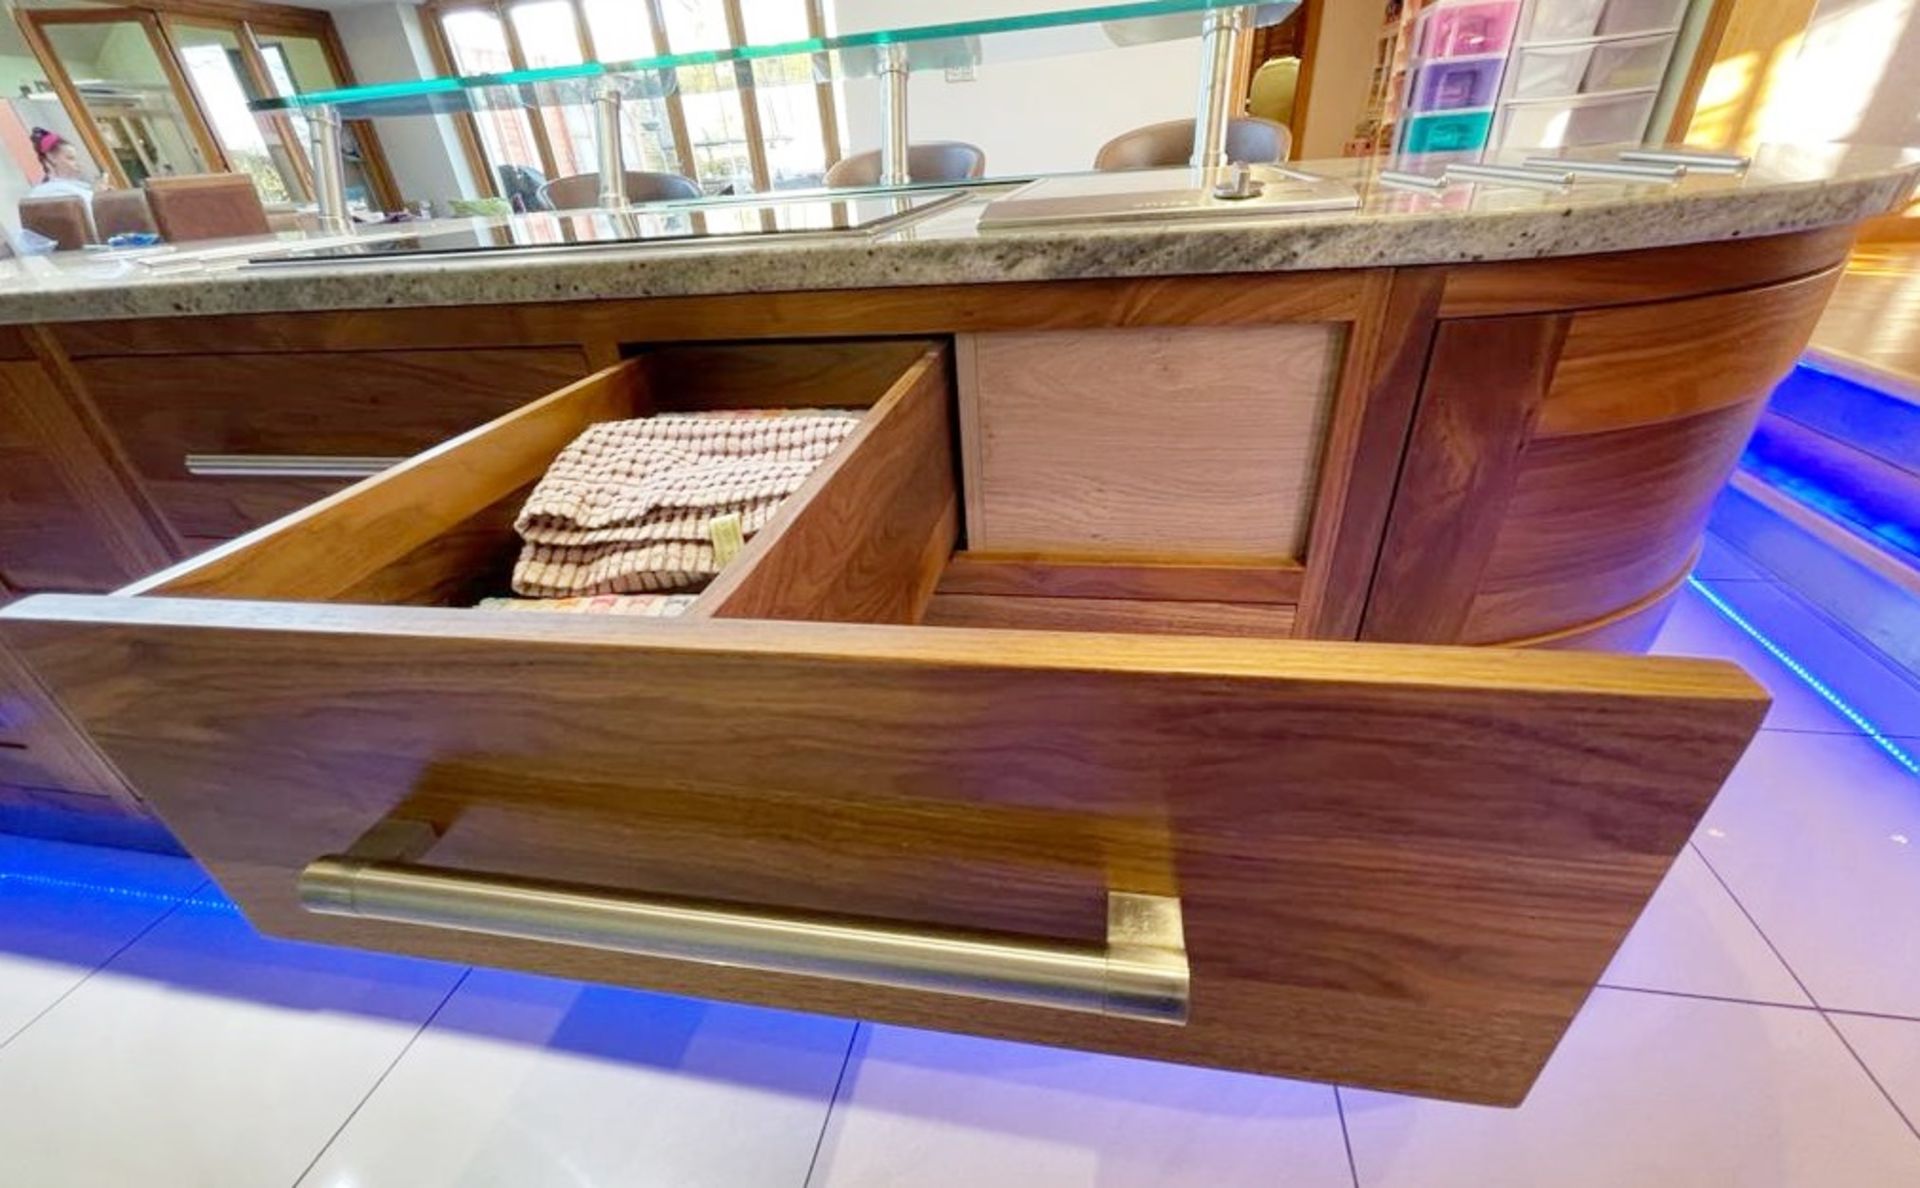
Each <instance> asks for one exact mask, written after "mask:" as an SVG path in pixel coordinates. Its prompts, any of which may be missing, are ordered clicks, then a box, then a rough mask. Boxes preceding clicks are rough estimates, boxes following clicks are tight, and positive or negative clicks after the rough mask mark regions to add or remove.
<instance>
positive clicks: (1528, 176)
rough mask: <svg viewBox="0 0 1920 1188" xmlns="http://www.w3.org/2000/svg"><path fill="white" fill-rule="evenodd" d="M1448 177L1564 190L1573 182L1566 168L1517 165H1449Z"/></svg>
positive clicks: (1447, 168)
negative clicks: (1538, 167) (1527, 167)
mask: <svg viewBox="0 0 1920 1188" xmlns="http://www.w3.org/2000/svg"><path fill="white" fill-rule="evenodd" d="M1446 178H1447V180H1448V181H1460V180H1465V181H1476V182H1500V183H1503V184H1505V185H1510V186H1528V187H1531V188H1534V189H1541V190H1564V189H1566V188H1567V187H1568V186H1570V185H1572V184H1573V174H1571V173H1568V172H1567V171H1566V170H1564V169H1551V170H1549V169H1522V168H1520V167H1519V166H1516V165H1464V164H1462V165H1448V166H1447V167H1446Z"/></svg>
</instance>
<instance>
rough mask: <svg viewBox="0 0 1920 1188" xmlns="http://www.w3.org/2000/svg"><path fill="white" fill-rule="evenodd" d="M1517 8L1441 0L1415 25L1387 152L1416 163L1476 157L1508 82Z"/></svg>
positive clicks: (1496, 1) (1505, 0) (1486, 0)
mask: <svg viewBox="0 0 1920 1188" xmlns="http://www.w3.org/2000/svg"><path fill="white" fill-rule="evenodd" d="M1522 6H1523V5H1522V0H1441V3H1439V4H1435V5H1433V6H1432V7H1430V8H1427V9H1426V10H1425V11H1424V12H1422V13H1421V14H1420V15H1419V17H1418V18H1417V20H1416V21H1415V24H1414V28H1413V35H1412V37H1411V38H1410V41H1411V48H1410V52H1409V55H1408V63H1407V69H1406V73H1405V77H1404V80H1403V82H1402V85H1401V87H1400V91H1399V93H1400V96H1401V103H1402V106H1403V108H1404V110H1405V113H1406V115H1405V119H1404V121H1403V122H1402V123H1401V124H1400V127H1399V129H1398V133H1397V135H1396V136H1395V138H1394V140H1393V142H1392V143H1393V144H1394V145H1395V147H1396V149H1397V150H1398V151H1399V153H1400V154H1401V155H1402V156H1403V157H1407V158H1410V159H1415V160H1434V159H1446V160H1459V159H1473V158H1477V157H1479V155H1480V154H1481V152H1482V151H1483V150H1484V149H1485V147H1486V145H1487V139H1488V136H1489V135H1490V133H1491V130H1492V127H1493V120H1494V111H1495V107H1496V104H1497V102H1498V100H1499V98H1500V95H1501V92H1502V87H1503V85H1504V81H1505V78H1506V71H1507V58H1508V50H1509V48H1510V47H1511V46H1512V44H1513V41H1514V33H1515V30H1516V28H1517V27H1518V25H1519V21H1520V18H1521V11H1522Z"/></svg>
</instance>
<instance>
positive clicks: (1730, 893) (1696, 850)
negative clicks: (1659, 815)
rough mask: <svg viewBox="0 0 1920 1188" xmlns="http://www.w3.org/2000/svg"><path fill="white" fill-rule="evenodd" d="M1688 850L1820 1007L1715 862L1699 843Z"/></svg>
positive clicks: (1804, 980)
mask: <svg viewBox="0 0 1920 1188" xmlns="http://www.w3.org/2000/svg"><path fill="white" fill-rule="evenodd" d="M1687 848H1688V849H1690V850H1692V851H1693V856H1694V857H1696V858H1698V859H1699V860H1700V862H1701V865H1703V866H1705V867H1706V868H1707V873H1708V874H1710V875H1712V876H1713V881H1714V882H1716V883H1718V884H1720V889H1721V890H1722V891H1725V892H1726V893H1727V898H1728V899H1731V900H1733V906H1734V907H1737V908H1739V909H1740V914H1741V915H1742V916H1744V917H1746V921H1747V923H1748V924H1750V925H1752V927H1753V930H1754V932H1755V933H1757V934H1759V937H1760V941H1761V943H1762V944H1764V945H1766V946H1767V951H1768V952H1770V953H1772V954H1773V959H1774V960H1775V961H1778V962H1779V963H1780V967H1781V968H1782V969H1784V970H1786V971H1787V976H1788V977H1790V978H1792V979H1793V984H1794V985H1796V986H1798V987H1800V993H1802V994H1804V995H1806V996H1807V1001H1808V1002H1810V1003H1812V1004H1813V1005H1814V1006H1816V1007H1818V1006H1819V1005H1820V1000H1819V999H1818V998H1815V997H1814V995H1813V990H1812V988H1811V987H1809V986H1808V985H1807V980H1806V979H1805V978H1803V977H1801V976H1800V971H1799V970H1797V969H1795V968H1793V962H1791V961H1788V960H1787V955H1786V954H1785V953H1782V952H1781V951H1780V946H1779V945H1776V944H1774V943H1773V938H1772V937H1770V936H1768V935H1767V930H1766V929H1764V928H1762V927H1760V921H1758V920H1756V919H1754V916H1753V913H1752V912H1750V911H1748V910H1747V905H1746V904H1745V903H1744V902H1742V901H1741V899H1740V896H1739V894H1738V893H1737V892H1735V891H1734V889H1733V885H1732V884H1731V883H1729V882H1727V880H1726V879H1725V878H1723V877H1721V874H1720V870H1719V868H1718V867H1716V866H1714V864H1713V861H1712V860H1711V859H1709V858H1708V857H1707V852H1706V851H1705V850H1703V849H1701V848H1700V845H1699V843H1697V842H1695V841H1692V840H1688V842H1687Z"/></svg>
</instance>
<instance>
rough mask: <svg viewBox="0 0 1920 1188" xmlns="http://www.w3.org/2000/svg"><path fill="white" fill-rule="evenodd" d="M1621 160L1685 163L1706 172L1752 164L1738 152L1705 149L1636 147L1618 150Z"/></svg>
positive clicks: (1741, 168) (1733, 170) (1728, 170)
mask: <svg viewBox="0 0 1920 1188" xmlns="http://www.w3.org/2000/svg"><path fill="white" fill-rule="evenodd" d="M1620 159H1621V160H1622V161H1647V162H1651V163H1653V164H1657V165H1685V166H1686V167H1687V168H1689V169H1698V170H1701V171H1702V172H1706V173H1743V172H1745V171H1746V168H1747V166H1749V165H1751V164H1753V158H1752V157H1746V156H1742V155H1741V154H1739V153H1715V152H1709V151H1707V150H1706V149H1668V148H1637V149H1622V150H1620Z"/></svg>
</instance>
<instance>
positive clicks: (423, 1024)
mask: <svg viewBox="0 0 1920 1188" xmlns="http://www.w3.org/2000/svg"><path fill="white" fill-rule="evenodd" d="M472 976H473V967H472V966H471V965H469V966H467V967H466V968H465V969H463V970H461V971H460V976H459V977H457V978H455V979H454V980H453V985H451V986H449V987H448V988H447V992H446V994H444V995H442V996H441V999H440V1001H439V1002H438V1003H435V1004H434V1008H433V1009H432V1010H431V1011H428V1012H427V1017H426V1018H424V1019H422V1020H421V1021H420V1026H418V1027H416V1028H414V1029H413V1034H412V1035H410V1036H408V1037H407V1042H406V1043H404V1044H402V1045H400V1050H399V1051H398V1052H396V1053H394V1056H393V1059H392V1060H390V1061H388V1062H387V1067H385V1068H383V1069H381V1070H380V1075H379V1076H377V1077H375V1078H374V1079H373V1084H371V1085H369V1086H367V1091H366V1092H365V1093H363V1094H361V1095H360V1100H359V1101H356V1102H354V1103H353V1108H352V1109H351V1110H348V1111H347V1116H346V1117H345V1118H342V1119H341V1120H340V1125H338V1126H336V1127H334V1128H333V1133H332V1134H330V1135H328V1136H327V1141H326V1142H324V1143H321V1144H320V1149H319V1150H317V1151H315V1152H314V1153H313V1158H312V1159H309V1160H307V1166H306V1167H304V1168H302V1169H301V1170H300V1174H299V1175H297V1176H295V1177H294V1179H293V1188H300V1185H301V1184H303V1183H305V1182H306V1178H307V1177H308V1176H310V1175H312V1174H313V1169H314V1168H316V1167H318V1166H319V1165H320V1160H321V1159H322V1158H324V1157H325V1156H326V1153H327V1152H328V1151H329V1150H331V1149H332V1148H333V1144H335V1143H337V1142H339V1141H340V1136H341V1135H343V1134H345V1133H346V1131H347V1127H349V1126H351V1125H353V1120H354V1119H355V1118H358V1117H359V1116H360V1111H361V1110H363V1109H365V1108H366V1106H367V1103H368V1102H370V1101H372V1100H373V1095H374V1094H376V1093H378V1092H380V1086H382V1085H384V1084H386V1083H387V1078H388V1077H390V1076H392V1075H393V1070H394V1069H396V1068H399V1067H400V1062H401V1061H402V1060H405V1059H406V1058H407V1053H408V1052H411V1051H413V1045H415V1044H417V1043H419V1042H420V1037H421V1036H423V1035H425V1034H426V1033H427V1028H429V1027H432V1026H433V1021H434V1020H435V1019H438V1018H439V1017H440V1012H441V1011H444V1010H446V1009H447V1004H448V1003H450V1002H452V1001H453V996H454V995H456V994H458V993H460V987H462V986H464V985H466V984H467V979H468V978H470V977H472Z"/></svg>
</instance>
